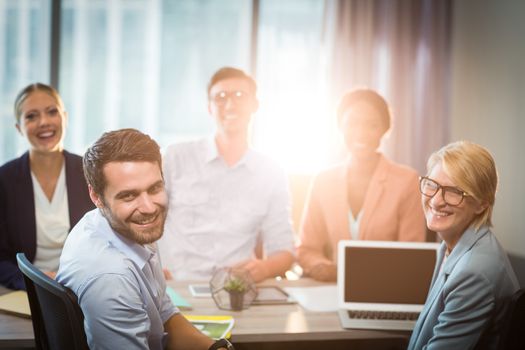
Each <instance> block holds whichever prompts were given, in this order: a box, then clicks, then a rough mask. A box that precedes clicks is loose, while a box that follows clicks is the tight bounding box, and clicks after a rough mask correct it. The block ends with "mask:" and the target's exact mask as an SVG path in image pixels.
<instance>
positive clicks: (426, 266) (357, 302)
mask: <svg viewBox="0 0 525 350" xmlns="http://www.w3.org/2000/svg"><path fill="white" fill-rule="evenodd" d="M439 246H440V244H439V243H423V242H421V243H419V242H383V241H358V240H355V241H340V242H339V245H338V265H337V266H338V269H337V274H338V275H337V297H338V308H339V318H340V320H341V325H342V327H343V328H354V329H383V330H387V329H388V330H412V329H413V328H414V326H415V324H416V321H417V317H418V316H419V313H420V312H421V310H422V309H423V305H424V304H425V300H426V297H427V294H428V291H429V288H430V283H431V281H432V275H433V273H434V266H435V264H436V259H437V252H438V248H439Z"/></svg>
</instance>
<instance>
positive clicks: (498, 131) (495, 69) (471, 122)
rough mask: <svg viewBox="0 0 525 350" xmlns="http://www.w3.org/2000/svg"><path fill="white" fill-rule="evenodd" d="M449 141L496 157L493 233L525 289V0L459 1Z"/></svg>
mask: <svg viewBox="0 0 525 350" xmlns="http://www.w3.org/2000/svg"><path fill="white" fill-rule="evenodd" d="M453 11H454V12H453V17H454V20H453V27H452V38H453V46H452V71H451V74H452V87H451V88H452V94H453V97H452V110H451V116H452V122H451V139H452V140H458V139H468V140H471V141H474V142H477V143H480V144H482V145H484V146H486V147H487V148H488V149H489V150H490V151H491V152H492V153H493V155H494V157H495V159H496V164H497V166H498V170H499V176H500V186H499V191H498V194H497V197H496V207H495V213H494V226H495V233H496V235H497V236H498V238H499V240H500V242H501V243H502V244H503V246H504V247H505V249H506V250H507V251H508V252H509V253H510V254H511V255H512V256H513V264H514V265H515V269H516V272H517V274H518V278H519V279H520V282H521V285H522V286H525V20H524V18H525V1H522V0H498V1H493V0H456V1H455V2H454V7H453Z"/></svg>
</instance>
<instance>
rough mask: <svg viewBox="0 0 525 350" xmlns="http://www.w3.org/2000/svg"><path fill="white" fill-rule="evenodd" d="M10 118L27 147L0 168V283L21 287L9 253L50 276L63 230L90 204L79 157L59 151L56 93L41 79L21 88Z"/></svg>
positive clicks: (61, 116)
mask: <svg viewBox="0 0 525 350" xmlns="http://www.w3.org/2000/svg"><path fill="white" fill-rule="evenodd" d="M15 117H16V124H15V127H16V129H17V130H18V132H19V133H20V135H21V136H22V137H24V138H25V139H26V140H27V141H28V143H29V151H28V152H26V153H24V154H23V155H22V156H21V157H20V158H17V159H14V160H11V161H9V162H7V163H6V164H4V165H3V166H2V167H0V237H1V239H0V284H2V285H4V286H6V287H8V288H12V289H24V288H25V286H24V282H23V277H22V273H21V272H20V270H18V266H17V264H16V258H15V254H16V253H17V252H23V253H25V255H26V256H27V257H28V259H29V260H30V261H31V262H32V263H33V264H34V265H35V266H37V267H38V268H40V269H41V270H43V271H45V272H46V273H47V274H48V275H49V276H51V277H53V276H54V275H55V273H56V271H57V269H58V262H59V258H60V253H61V251H62V246H63V245H64V241H65V239H66V237H67V235H68V233H69V230H70V229H71V228H72V227H73V226H74V225H75V224H76V223H77V222H78V221H79V220H80V218H81V217H82V216H83V215H84V214H85V213H86V212H87V211H89V210H91V209H92V208H94V205H93V203H92V202H91V200H90V198H89V194H88V189H87V185H86V182H85V180H84V174H83V172H82V158H81V157H79V156H77V155H74V154H71V153H69V152H67V151H65V150H64V146H63V140H64V136H65V128H66V122H67V113H66V111H65V110H64V104H63V102H62V99H61V98H60V95H59V94H58V92H57V91H56V90H55V89H54V88H52V87H51V86H49V85H45V84H41V83H35V84H31V85H29V86H27V87H25V88H24V89H23V90H22V91H21V92H20V93H19V94H18V96H17V97H16V100H15Z"/></svg>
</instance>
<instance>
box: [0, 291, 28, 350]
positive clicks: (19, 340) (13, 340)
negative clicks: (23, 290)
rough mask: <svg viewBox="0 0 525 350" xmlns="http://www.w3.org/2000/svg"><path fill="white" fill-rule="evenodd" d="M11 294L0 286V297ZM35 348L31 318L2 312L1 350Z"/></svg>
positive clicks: (0, 328)
mask: <svg viewBox="0 0 525 350" xmlns="http://www.w3.org/2000/svg"><path fill="white" fill-rule="evenodd" d="M8 292H10V290H9V289H7V288H4V287H1V286H0V295H3V294H5V293H8ZM34 347H35V336H34V333H33V325H32V324H31V320H30V319H29V318H22V317H18V316H12V315H8V314H5V313H2V312H0V349H24V348H25V349H27V348H29V349H32V348H34Z"/></svg>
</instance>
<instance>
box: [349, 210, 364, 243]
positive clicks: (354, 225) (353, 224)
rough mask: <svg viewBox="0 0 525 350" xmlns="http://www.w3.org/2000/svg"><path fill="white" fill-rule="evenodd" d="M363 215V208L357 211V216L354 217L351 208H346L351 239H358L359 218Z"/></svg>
mask: <svg viewBox="0 0 525 350" xmlns="http://www.w3.org/2000/svg"><path fill="white" fill-rule="evenodd" d="M362 217H363V210H361V211H359V214H357V217H356V218H354V214H353V213H352V210H348V225H349V226H350V227H349V229H350V234H351V235H352V239H359V225H360V224H361V218H362Z"/></svg>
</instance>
